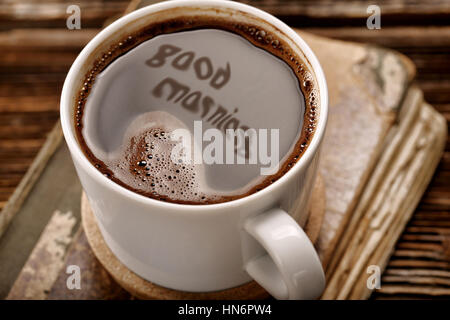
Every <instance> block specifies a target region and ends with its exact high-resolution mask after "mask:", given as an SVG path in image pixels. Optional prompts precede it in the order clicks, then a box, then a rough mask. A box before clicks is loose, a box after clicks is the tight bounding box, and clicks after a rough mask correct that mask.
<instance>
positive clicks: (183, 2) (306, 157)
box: [60, 0, 328, 213]
mask: <svg viewBox="0 0 450 320" xmlns="http://www.w3.org/2000/svg"><path fill="white" fill-rule="evenodd" d="M192 6H200V7H202V6H204V7H220V8H225V9H232V10H236V11H244V12H246V13H250V14H253V15H254V16H256V17H258V18H261V19H262V20H264V21H265V22H267V23H269V24H270V25H272V26H274V27H276V28H277V29H279V30H280V31H281V32H282V33H284V34H285V35H286V36H287V37H288V38H289V39H290V40H291V41H293V42H294V43H295V44H297V45H298V46H299V48H300V50H301V52H302V53H303V54H304V56H305V57H306V59H307V60H308V62H309V64H310V67H311V69H312V71H313V72H314V75H315V77H316V81H317V84H318V87H319V96H320V108H319V119H318V122H317V126H316V128H315V132H314V135H313V137H312V139H311V142H310V144H309V146H308V147H307V149H306V151H305V152H304V153H303V155H302V156H301V157H300V159H299V160H298V161H297V162H296V163H295V164H294V166H293V167H292V168H291V169H289V170H288V171H287V172H286V173H285V174H283V175H282V176H281V177H280V178H279V179H277V180H276V181H275V182H274V183H273V184H270V185H268V186H266V187H265V188H263V189H261V190H260V191H257V192H255V193H252V194H250V195H247V196H245V197H242V198H238V199H234V200H231V201H227V202H221V203H214V204H195V205H192V204H179V203H173V202H166V201H161V200H157V199H153V198H150V197H146V196H144V195H141V194H138V193H136V192H133V191H131V190H129V189H127V188H125V187H123V186H121V185H119V184H118V183H115V182H114V181H112V180H111V179H108V178H107V177H105V176H104V175H103V174H102V173H101V172H100V171H98V170H97V169H96V168H95V167H94V165H93V164H92V163H91V162H90V161H89V159H88V158H87V157H86V155H85V154H84V152H83V151H82V150H81V147H80V145H79V143H78V140H77V138H76V137H75V134H74V128H72V127H73V124H72V116H71V114H72V112H71V108H73V103H71V101H72V100H73V91H74V89H75V87H76V83H77V82H76V81H75V79H76V76H77V75H78V72H79V70H81V69H82V68H81V67H82V66H83V64H84V63H85V60H86V59H87V58H88V57H89V55H90V54H91V53H92V52H93V51H94V50H95V49H96V48H97V47H98V45H99V44H100V43H101V42H103V41H104V40H106V39H107V38H108V37H109V36H110V35H111V34H113V33H114V32H115V31H117V30H120V29H121V27H122V26H123V25H126V24H128V23H130V22H132V21H134V20H137V19H139V18H142V17H144V16H146V15H149V14H152V13H155V12H158V11H162V10H166V9H171V8H175V7H192ZM327 118H328V89H327V83H326V79H325V74H324V72H323V70H322V67H321V65H320V63H319V61H318V59H317V57H316V56H315V54H314V53H313V51H312V50H311V48H310V47H309V46H308V45H307V44H306V42H305V41H304V40H303V39H302V38H301V37H300V35H298V34H297V33H296V32H295V31H294V30H293V29H291V28H290V27H289V26H288V25H286V24H285V23H284V22H282V21H281V20H279V19H278V18H276V17H274V16H272V15H271V14H269V13H267V12H265V11H263V10H260V9H258V8H255V7H252V6H249V5H246V4H243V3H238V2H234V1H227V0H171V1H167V2H160V3H156V4H152V5H149V6H146V7H144V8H141V9H138V10H136V11H133V12H131V13H129V14H127V15H125V16H123V17H121V18H119V19H118V20H116V21H114V22H113V23H112V24H110V25H108V26H107V27H106V28H104V29H103V30H102V31H100V32H99V33H98V34H97V35H95V37H94V38H93V39H91V40H90V41H89V43H88V44H87V45H86V46H85V47H84V48H83V50H82V51H81V52H80V53H79V55H78V56H77V58H76V59H75V61H74V63H73V64H72V66H71V68H70V70H69V72H68V74H67V76H66V79H65V81H64V85H63V89H62V93H61V100H60V121H61V126H62V130H63V134H64V138H65V140H66V143H67V145H68V147H69V150H70V153H71V155H72V157H75V158H77V160H78V161H77V162H78V163H79V164H80V165H81V166H82V167H83V168H84V170H85V171H86V172H87V173H88V174H89V175H91V176H92V177H93V178H94V179H95V180H97V181H98V182H100V183H101V184H103V186H104V187H106V188H111V189H112V190H113V191H115V192H118V193H120V194H122V195H124V196H126V197H128V198H130V199H132V200H133V201H138V202H140V203H142V204H144V205H149V206H158V207H161V208H166V209H177V210H187V211H190V212H191V213H192V212H196V213H200V212H210V211H211V210H213V209H217V208H232V207H238V206H240V205H242V204H243V203H245V202H250V201H255V200H257V199H259V198H261V197H264V196H267V195H268V194H269V193H271V192H272V191H273V190H274V189H276V188H279V187H280V186H281V185H282V184H283V183H286V182H287V181H288V180H290V179H293V178H294V177H295V176H296V175H297V174H298V172H299V171H301V170H303V169H304V168H305V166H306V165H307V164H308V163H310V162H311V161H312V159H313V157H314V156H315V154H316V152H318V149H319V146H320V143H321V141H322V140H323V136H324V134H325V128H326V123H327Z"/></svg>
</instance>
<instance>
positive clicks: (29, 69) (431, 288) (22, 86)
mask: <svg viewBox="0 0 450 320" xmlns="http://www.w3.org/2000/svg"><path fill="white" fill-rule="evenodd" d="M246 2H250V3H252V4H253V5H256V6H259V7H261V8H263V9H265V10H267V11H269V12H271V13H273V14H275V15H277V16H279V17H280V18H282V19H283V20H284V21H286V22H287V23H289V24H290V25H291V26H293V27H298V28H302V29H304V30H306V31H310V32H313V33H316V34H319V35H324V36H328V37H330V38H336V39H343V40H351V41H360V42H369V43H373V44H376V45H382V46H386V47H389V48H392V49H395V50H398V51H400V52H402V53H404V54H406V55H407V56H408V57H410V58H411V59H412V60H413V61H414V63H415V64H416V66H417V76H416V82H417V84H418V86H419V87H420V88H421V89H422V90H423V91H424V93H425V99H426V100H427V101H428V102H429V103H431V104H432V105H433V106H434V107H435V108H436V109H437V110H438V111H439V112H441V113H442V114H443V115H444V116H445V117H446V119H447V123H449V121H450V2H449V1H448V0H446V1H440V0H432V1H422V2H417V1H412V0H402V1H387V0H381V1H377V2H376V3H374V2H371V1H352V2H346V1H327V0H320V1H287V0H278V1H270V0H259V1H257V0H254V1H246ZM70 4H72V1H67V2H65V1H50V0H48V1H39V2H38V1H33V0H22V1H19V0H13V1H8V2H3V3H0V52H1V54H0V209H2V208H3V207H4V206H5V205H6V203H7V201H8V199H9V198H10V196H11V195H12V193H13V192H14V190H15V188H16V187H17V186H18V185H19V183H20V181H21V179H22V178H23V177H24V175H25V173H26V171H27V169H28V168H29V166H30V165H31V163H32V161H33V159H34V158H35V156H36V155H37V153H38V151H39V149H40V148H41V147H42V145H43V143H44V141H45V139H46V136H47V135H48V133H49V132H50V131H51V129H52V128H53V126H54V125H55V123H56V122H57V120H58V116H59V114H58V108H59V103H58V100H59V95H60V91H61V87H62V83H63V81H64V77H65V75H66V73H67V71H68V69H69V67H70V65H71V63H72V62H73V60H74V59H75V57H76V56H77V54H78V52H79V51H80V50H81V48H82V47H83V46H84V45H85V44H86V43H87V42H88V41H89V39H91V38H92V37H93V36H94V35H95V34H96V33H97V32H98V31H99V30H100V28H101V26H102V25H103V24H104V22H105V21H106V20H107V19H112V18H114V17H115V16H119V15H120V14H121V13H122V12H123V11H124V10H125V8H126V7H127V5H128V1H126V0H114V1H100V0H80V1H77V4H78V5H79V6H80V8H81V27H82V29H81V30H68V29H67V28H66V18H67V16H68V14H67V13H66V8H67V6H68V5H70ZM369 4H378V5H379V6H380V7H381V14H382V15H381V30H368V29H367V28H366V19H367V16H368V14H367V13H366V9H367V7H368V5H369ZM42 200H43V201H45V199H42ZM47 218H48V217H47ZM36 219H37V221H39V217H36ZM42 219H43V220H45V219H46V218H45V217H43V218H42ZM39 226H40V227H42V223H41V224H39V223H36V230H27V235H28V237H29V239H25V241H24V242H25V243H27V241H28V242H29V243H31V242H32V241H33V239H34V240H36V239H37V237H38V236H39V234H40V231H39V229H38V228H39ZM0 229H1V228H0ZM8 232H9V233H11V232H13V231H12V230H11V228H10V229H8V230H6V233H8ZM2 245H3V243H2V239H0V252H1V250H2ZM18 248H20V246H19V247H18ZM23 250H30V249H29V248H28V249H23ZM16 260H17V261H15V262H14V264H8V266H9V267H8V268H9V269H8V270H2V261H1V260H0V270H1V273H3V274H4V275H3V276H2V277H1V278H0V298H2V297H5V296H6V294H7V293H8V289H9V287H8V283H9V285H10V284H11V283H10V282H7V281H6V282H5V281H2V279H6V278H7V277H8V276H12V275H14V274H17V270H11V267H10V266H11V265H15V266H16V267H17V268H19V269H20V268H21V266H22V265H23V263H24V262H25V261H22V260H23V259H20V258H19V257H18V258H16ZM449 297H450V140H448V141H447V145H446V150H445V153H444V156H443V158H442V160H441V163H440V165H439V167H438V170H437V171H436V174H435V176H434V178H433V180H432V182H431V184H430V186H429V187H428V189H427V192H426V193H425V195H424V197H423V199H422V200H421V202H420V204H419V206H418V208H417V210H416V212H415V214H414V216H413V218H412V219H411V221H410V222H409V224H408V226H407V227H406V229H405V231H404V232H403V234H402V236H401V238H400V240H399V242H398V243H397V246H396V250H395V252H394V253H393V256H392V257H391V260H390V262H389V265H388V267H387V269H386V271H385V272H384V275H383V278H382V289H381V290H379V291H378V292H376V293H375V294H373V296H372V298H374V299H384V298H449Z"/></svg>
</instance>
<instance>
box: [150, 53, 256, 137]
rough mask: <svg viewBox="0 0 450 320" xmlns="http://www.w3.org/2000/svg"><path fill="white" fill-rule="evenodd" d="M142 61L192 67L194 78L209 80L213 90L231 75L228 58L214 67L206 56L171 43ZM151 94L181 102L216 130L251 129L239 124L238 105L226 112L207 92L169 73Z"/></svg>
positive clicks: (182, 68)
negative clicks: (225, 62) (217, 66)
mask: <svg viewBox="0 0 450 320" xmlns="http://www.w3.org/2000/svg"><path fill="white" fill-rule="evenodd" d="M145 63H146V65H147V66H149V67H152V68H160V67H162V66H164V65H165V64H166V63H170V65H171V66H172V67H173V68H175V69H177V70H180V71H188V70H190V69H191V70H193V73H194V75H195V76H196V77H197V79H199V80H202V81H208V84H209V86H210V87H211V88H213V89H215V90H220V89H222V88H223V87H224V86H225V85H226V84H227V83H228V82H229V81H230V78H231V68H230V64H229V63H228V62H227V64H226V66H225V67H221V68H217V69H215V68H214V67H213V64H212V62H211V59H210V58H209V57H205V56H202V57H198V58H197V57H196V54H195V53H194V52H193V51H183V50H182V49H181V48H179V47H176V46H174V45H170V44H164V45H161V46H160V47H159V49H158V51H157V52H156V54H155V55H154V56H153V57H152V58H150V59H148V60H147V61H146V62H145ZM166 88H167V90H166ZM152 94H153V96H155V97H156V98H162V97H163V96H164V95H165V96H166V101H173V102H175V103H180V104H181V106H182V107H183V108H184V109H185V110H187V111H189V112H193V113H196V114H198V113H199V115H200V117H201V118H202V119H205V120H206V121H207V122H209V123H211V124H212V125H213V126H215V127H216V128H217V129H219V130H223V131H225V130H226V129H238V128H239V129H242V130H248V129H250V127H249V126H247V125H245V124H241V121H240V120H239V119H238V118H237V117H236V116H237V113H238V112H239V109H238V108H234V109H233V112H229V111H228V109H227V108H225V107H224V106H222V105H221V104H218V103H216V102H215V100H214V99H213V98H212V97H210V96H209V95H206V94H204V93H202V92H201V91H200V90H193V89H191V88H190V87H189V86H188V85H186V84H183V83H180V82H179V81H178V80H176V79H174V78H172V77H166V78H164V79H162V80H161V81H160V82H159V83H158V84H157V85H156V86H155V88H153V90H152ZM200 109H201V110H200Z"/></svg>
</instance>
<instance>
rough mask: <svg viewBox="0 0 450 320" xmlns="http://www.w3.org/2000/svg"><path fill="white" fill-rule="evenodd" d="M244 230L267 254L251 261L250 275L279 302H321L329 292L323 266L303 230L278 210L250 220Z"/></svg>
mask: <svg viewBox="0 0 450 320" xmlns="http://www.w3.org/2000/svg"><path fill="white" fill-rule="evenodd" d="M244 229H245V230H246V231H247V232H248V233H249V234H250V235H252V236H253V237H254V238H255V239H256V240H257V241H258V242H259V243H260V244H261V245H262V246H263V247H264V249H265V250H266V252H267V253H266V254H265V255H263V256H259V257H256V258H252V259H250V260H249V261H248V262H247V263H246V264H245V266H244V268H245V270H246V271H247V273H248V274H249V275H250V276H251V277H252V278H253V279H255V281H256V282H258V283H259V284H260V285H261V286H262V287H263V288H264V289H266V290H267V291H268V292H269V293H270V294H271V295H272V296H273V297H275V298H276V299H289V300H303V299H315V298H318V297H319V296H320V295H321V294H322V292H323V289H324V288H325V275H324V272H323V268H322V264H321V262H320V259H319V257H318V255H317V252H316V250H315V249H314V246H313V244H312V243H311V241H310V240H309V238H308V236H307V235H306V233H305V232H304V231H303V229H302V228H301V227H300V226H299V225H298V224H297V222H296V221H295V220H294V219H293V218H292V217H291V216H290V215H289V214H287V213H286V212H285V211H284V210H282V209H279V208H275V209H271V210H269V211H267V212H265V213H263V214H259V215H257V216H254V217H250V218H248V219H247V220H246V221H245V223H244Z"/></svg>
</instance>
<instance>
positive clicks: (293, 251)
mask: <svg viewBox="0 0 450 320" xmlns="http://www.w3.org/2000/svg"><path fill="white" fill-rule="evenodd" d="M187 7H188V8H191V9H192V8H196V10H197V9H198V10H197V12H202V14H211V12H214V14H220V12H221V10H226V11H227V12H228V13H229V12H230V11H231V12H241V13H246V14H247V15H249V16H250V17H252V18H256V19H258V20H259V21H263V22H264V24H265V26H267V27H271V28H272V29H273V30H276V32H279V36H280V37H284V39H285V40H286V41H287V42H288V43H290V45H291V47H292V48H293V49H294V50H296V51H297V53H298V54H301V55H303V57H304V58H305V61H306V62H309V64H310V65H309V69H310V70H311V71H312V72H313V76H314V77H315V79H316V81H317V84H318V86H319V97H320V106H319V119H318V122H317V126H316V130H315V133H314V136H313V139H312V141H311V143H310V145H309V146H308V148H307V150H306V152H305V153H304V154H303V156H302V157H301V158H300V159H299V161H298V162H297V163H296V164H295V165H294V166H293V167H292V168H291V169H290V170H289V171H288V172H287V173H286V174H284V175H283V176H282V177H281V178H280V179H278V180H277V181H276V182H275V183H273V184H271V185H270V186H268V187H266V188H264V189H263V190H261V191H259V192H256V193H254V194H252V195H249V196H247V197H244V198H241V199H238V200H234V201H230V202H225V203H219V204H212V205H181V204H175V203H167V202H163V201H158V200H155V199H151V198H147V197H144V196H142V195H139V194H137V193H134V192H132V191H130V190H128V189H125V188H123V187H121V186H120V185H118V184H116V183H114V182H113V181H111V180H110V179H108V178H107V177H105V176H103V175H102V174H101V173H100V171H98V170H97V169H96V168H95V167H94V166H93V165H92V164H91V163H90V162H89V160H88V159H87V158H86V156H85V155H84V153H83V151H82V150H81V149H80V146H79V144H78V141H77V138H76V135H75V129H74V120H73V119H74V106H75V102H76V98H77V94H78V92H79V90H80V88H81V86H82V85H83V79H84V78H83V77H84V76H85V74H86V72H87V70H88V67H89V66H91V65H92V63H93V60H94V59H95V58H96V57H97V56H96V55H98V54H99V52H105V50H107V49H108V47H109V46H110V45H111V43H114V41H117V39H120V37H123V36H125V35H127V34H130V33H131V32H132V31H133V30H137V29H138V28H140V27H142V26H143V25H145V23H146V22H147V23H148V21H151V20H150V19H154V18H155V17H156V15H157V14H158V12H162V11H167V10H168V9H172V8H187ZM216 9H218V10H216ZM169 11H170V10H169ZM178 11H179V10H178ZM292 48H291V49H292ZM327 109H328V96H327V87H326V82H325V77H324V74H323V71H322V69H321V67H320V65H319V62H318V61H317V59H316V57H315V56H314V54H313V53H312V51H311V49H310V48H309V47H308V46H307V45H306V43H305V42H304V41H303V40H302V39H301V38H300V37H299V35H298V34H297V33H295V32H294V31H293V30H292V29H290V28H289V27H288V26H287V25H285V24H284V23H282V22H281V21H280V20H278V19H276V18H275V17H273V16H271V15H269V14H267V13H265V12H263V11H261V10H258V9H255V8H253V7H250V6H247V5H243V4H239V3H236V2H232V1H221V0H203V1H194V0H174V1H168V2H163V3H158V4H155V5H151V6H148V7H145V8H142V9H140V10H137V11H135V12H133V13H131V14H129V15H127V16H125V17H123V18H121V19H119V20H117V21H116V22H114V23H113V24H111V25H110V26H108V27H107V28H105V29H104V30H103V31H102V32H100V33H99V34H98V35H97V36H96V37H95V38H94V39H92V40H91V41H90V42H89V44H88V45H87V46H86V47H85V48H84V50H83V51H82V52H81V53H80V55H79V56H78V58H77V59H76V61H75V62H74V64H73V65H72V67H71V69H70V71H69V73H68V75H67V78H66V80H65V83H64V88H63V91H62V96H61V122H62V127H63V131H64V136H65V139H66V142H67V145H68V146H69V149H70V153H71V155H72V159H73V162H74V164H75V168H76V170H77V173H78V176H79V178H80V180H81V183H82V186H83V188H84V190H85V192H86V194H87V196H88V199H89V202H90V204H91V206H92V209H93V212H94V214H95V217H96V219H97V221H98V225H99V227H100V230H101V232H102V234H103V237H104V239H105V241H106V243H107V245H108V246H109V247H110V249H111V250H112V252H113V253H114V254H115V255H116V256H117V258H118V259H119V260H120V261H121V262H122V263H123V264H125V265H126V266H127V267H128V268H129V269H131V270H132V271H134V272H135V273H136V274H138V275H139V276H141V277H143V278H145V279H147V280H149V281H151V282H153V283H156V284H158V285H161V286H164V287H168V288H172V289H176V290H182V291H190V292H208V291H217V290H223V289H227V288H232V287H236V286H239V285H242V284H245V283H247V282H249V281H251V280H252V279H254V280H256V281H257V282H258V283H259V284H260V285H261V286H262V287H264V288H265V289H266V290H267V291H268V292H269V293H270V294H272V295H273V296H274V297H276V298H278V299H312V298H316V297H318V296H319V295H320V294H321V293H322V291H323V288H324V285H325V278H324V274H323V270H322V266H321V262H320V260H319V258H318V256H317V253H316V251H315V250H314V247H313V245H312V244H311V242H310V240H309V239H308V237H307V236H306V234H305V232H304V231H303V230H302V228H301V226H302V225H303V224H304V223H305V221H306V218H307V215H308V201H309V198H310V196H311V190H312V187H313V184H314V180H315V177H316V174H317V165H318V155H319V148H320V145H321V141H322V138H323V136H324V132H325V126H326V121H327Z"/></svg>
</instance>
